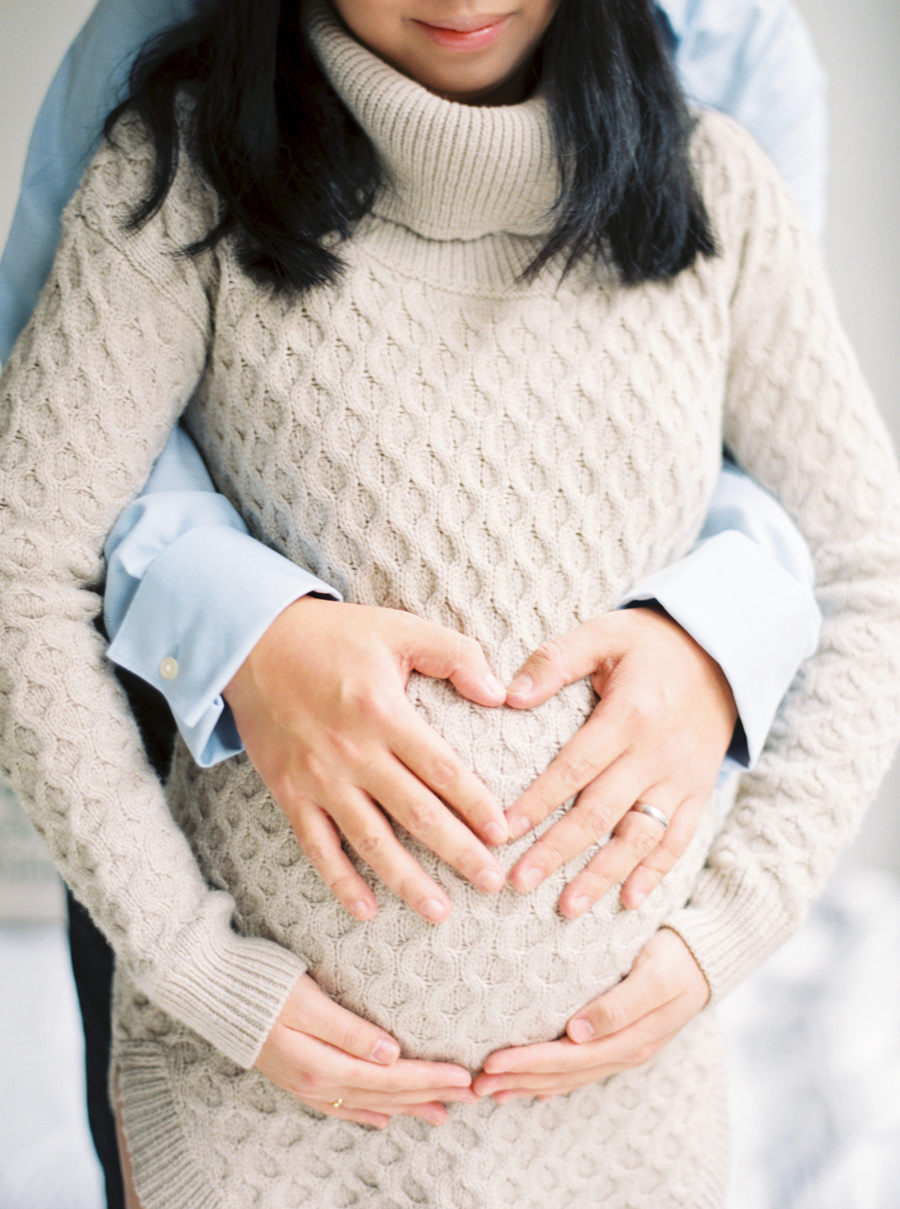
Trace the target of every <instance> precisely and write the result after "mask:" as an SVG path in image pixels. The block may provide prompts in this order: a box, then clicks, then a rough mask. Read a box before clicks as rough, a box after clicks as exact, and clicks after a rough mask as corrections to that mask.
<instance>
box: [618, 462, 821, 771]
mask: <svg viewBox="0 0 900 1209" xmlns="http://www.w3.org/2000/svg"><path fill="white" fill-rule="evenodd" d="M813 580H814V574H813V566H812V560H811V558H810V555H809V551H808V549H807V547H806V543H805V542H804V541H803V538H802V537H801V536H800V534H799V532H798V531H797V527H796V526H795V525H794V524H793V522H792V521H791V519H790V518H789V517H788V515H787V513H786V512H785V511H784V509H783V508H782V507H781V506H780V505H779V504H778V503H777V502H776V501H775V500H774V499H773V498H772V496H771V495H769V493H768V492H766V491H763V490H762V488H761V487H758V486H757V485H756V484H755V483H754V482H753V481H752V480H751V479H749V478H748V477H747V476H746V475H745V474H743V473H742V472H741V471H740V470H739V469H738V468H737V467H736V466H731V465H729V464H727V463H726V464H725V465H724V466H723V468H722V472H721V474H720V475H719V479H718V482H717V484H716V489H715V492H714V494H713V498H712V501H711V504H710V508H709V512H708V514H707V517H706V522H705V524H704V526H703V530H702V532H701V534H700V539H699V541H698V542H697V545H696V546H695V547H694V549H693V550H692V551H691V552H690V553H689V554H688V555H687V556H686V557H685V558H683V559H681V561H680V562H677V563H673V564H672V566H670V567H664V568H663V569H662V570H661V571H657V572H656V573H655V574H653V575H651V576H648V577H647V578H646V579H644V580H642V581H640V582H639V583H637V584H635V586H634V588H633V589H632V590H631V592H630V593H629V594H628V596H626V597H625V599H624V600H623V602H622V605H623V607H626V608H627V607H630V606H634V605H638V604H643V603H646V602H648V601H654V602H656V603H658V604H660V605H661V606H662V607H663V608H664V609H665V610H666V612H667V613H668V614H669V616H670V617H672V618H674V620H675V621H677V622H678V624H679V625H680V626H682V627H683V629H685V630H686V631H687V632H688V633H689V634H690V635H691V637H692V638H693V639H694V640H695V642H697V643H698V644H699V645H700V646H702V647H703V649H704V650H705V651H706V652H707V653H708V654H709V655H711V656H712V657H713V659H715V660H716V662H717V663H718V664H719V666H720V667H721V668H722V671H723V672H724V673H725V676H726V677H727V679H728V683H729V685H730V686H731V691H732V693H733V694H734V699H735V703H736V704H737V708H738V717H739V725H738V727H737V728H736V729H735V735H734V738H733V740H732V743H731V747H730V748H729V751H728V757H727V759H726V763H725V766H724V768H723V772H725V773H729V772H733V771H736V770H737V769H740V768H747V767H752V766H753V764H755V762H756V760H757V759H758V758H759V755H760V752H761V751H762V749H763V745H764V743H765V741H766V735H767V734H768V733H769V729H770V727H771V725H772V719H773V718H774V717H775V712H776V710H777V709H778V705H779V702H780V701H781V699H782V698H783V697H784V695H785V693H786V692H787V690H788V686H789V685H790V683H791V681H792V680H793V679H794V677H795V675H796V674H797V670H798V668H799V667H800V664H801V663H802V662H803V660H804V659H808V658H809V656H810V655H812V653H813V651H814V650H815V649H816V646H817V644H818V640H819V630H820V626H821V614H820V612H819V607H818V605H817V604H816V598H815V593H814V591H813V586H814V585H813Z"/></svg>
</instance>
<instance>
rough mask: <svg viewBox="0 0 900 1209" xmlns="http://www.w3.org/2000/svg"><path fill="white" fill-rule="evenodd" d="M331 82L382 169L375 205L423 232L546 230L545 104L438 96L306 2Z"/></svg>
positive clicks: (551, 181) (552, 172) (551, 198)
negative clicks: (487, 103) (463, 102)
mask: <svg viewBox="0 0 900 1209" xmlns="http://www.w3.org/2000/svg"><path fill="white" fill-rule="evenodd" d="M305 20H306V27H307V30H308V33H309V37H310V41H311V44H312V46H313V49H314V51H315V53H316V56H317V57H318V59H319V61H320V63H321V65H322V67H323V69H324V71H325V73H326V75H327V76H328V78H329V80H330V81H331V84H332V86H333V87H334V88H335V90H336V91H337V92H338V94H339V95H340V96H341V98H342V99H343V101H344V103H345V104H346V105H347V107H348V108H349V109H350V111H351V112H352V113H353V115H354V117H355V118H356V120H357V121H358V122H359V124H360V126H361V127H362V128H363V130H364V131H365V132H366V134H367V135H368V136H369V138H370V139H371V140H372V142H373V144H374V145H375V147H376V149H377V151H378V154H379V156H380V158H381V162H382V165H383V167H384V169H385V172H386V177H387V180H386V183H385V186H384V187H383V188H382V189H381V190H380V192H379V195H378V197H377V198H376V201H375V206H374V213H375V214H376V215H377V216H378V217H380V218H383V219H387V220H388V221H390V222H394V223H399V224H401V225H402V226H404V227H407V228H409V229H410V230H412V231H415V232H416V233H417V234H418V235H421V236H424V237H425V238H426V239H434V240H451V239H452V240H460V239H461V240H472V239H480V238H482V237H483V236H485V235H490V234H501V233H502V234H507V235H531V236H534V235H544V234H546V233H547V232H548V231H549V230H550V229H551V227H552V225H553V224H552V221H551V220H550V219H549V217H548V215H549V211H550V210H551V208H552V206H553V204H554V202H555V201H556V198H557V195H558V192H559V173H558V168H557V162H556V152H555V149H554V145H553V136H552V131H551V127H550V120H549V115H548V113H547V106H546V104H545V102H544V101H543V100H542V99H541V98H540V97H532V98H531V99H529V100H527V101H523V102H522V103H521V104H520V105H503V106H477V105H460V104H458V103H457V102H455V101H446V100H444V99H443V98H441V97H438V96H435V95H434V93H431V92H429V91H428V90H427V89H426V88H423V87H422V85H421V84H417V83H416V82H415V81H414V80H411V79H409V78H408V77H407V76H404V75H401V73H400V72H398V71H396V70H395V69H394V68H393V67H390V66H389V65H388V64H387V63H385V62H383V61H382V60H381V59H379V58H378V56H377V55H374V54H373V53H372V52H371V51H370V50H367V49H366V48H365V47H364V46H362V45H361V44H360V43H359V42H357V41H356V40H355V39H354V38H353V37H352V36H351V35H350V34H349V33H348V32H347V30H346V29H345V27H344V26H343V24H342V23H341V22H340V20H339V19H338V18H337V16H336V15H335V13H334V11H333V10H332V8H331V6H330V5H328V4H327V3H325V2H324V0H310V2H309V3H308V5H307V7H306V12H305Z"/></svg>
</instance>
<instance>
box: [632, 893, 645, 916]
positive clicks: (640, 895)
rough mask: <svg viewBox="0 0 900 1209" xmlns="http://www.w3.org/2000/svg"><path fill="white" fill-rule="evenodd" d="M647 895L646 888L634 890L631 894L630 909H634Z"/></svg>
mask: <svg viewBox="0 0 900 1209" xmlns="http://www.w3.org/2000/svg"><path fill="white" fill-rule="evenodd" d="M646 897H647V891H646V890H635V891H633V892H632V895H631V910H632V911H636V910H637V909H638V907H639V906H640V905H641V904H642V903H643V901H644V899H646Z"/></svg>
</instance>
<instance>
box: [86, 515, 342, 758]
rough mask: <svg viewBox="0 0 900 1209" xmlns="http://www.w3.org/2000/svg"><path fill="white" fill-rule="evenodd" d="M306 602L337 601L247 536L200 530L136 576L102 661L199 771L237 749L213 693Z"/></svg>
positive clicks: (216, 526)
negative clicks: (143, 700) (170, 721)
mask: <svg viewBox="0 0 900 1209" xmlns="http://www.w3.org/2000/svg"><path fill="white" fill-rule="evenodd" d="M211 498H215V497H211ZM310 593H316V594H317V595H322V596H328V597H331V598H332V599H335V600H339V599H340V596H339V594H338V593H337V592H335V591H334V589H333V588H331V587H330V586H329V585H328V584H326V583H324V582H323V581H322V580H320V579H318V578H317V577H316V576H315V575H312V574H310V572H308V571H305V570H304V569H303V568H302V567H298V566H296V564H294V563H292V562H290V561H289V560H288V559H286V558H284V557H283V556H282V555H280V554H276V553H275V552H274V551H273V550H270V549H269V548H268V547H266V546H263V545H260V543H259V542H257V541H255V540H254V539H253V538H251V537H250V536H249V535H248V534H246V533H242V532H239V531H237V530H236V529H233V528H231V527H229V526H226V525H223V524H221V523H210V524H205V525H200V526H198V527H196V528H193V529H191V530H190V531H189V532H187V533H184V534H183V535H182V536H181V537H179V538H178V539H177V540H176V541H174V542H173V543H172V544H171V545H169V546H168V547H166V548H165V549H164V550H163V551H162V553H159V554H158V555H157V556H156V557H155V558H154V559H153V561H152V562H151V563H150V565H149V567H148V568H147V569H146V571H145V572H144V573H143V578H142V580H141V582H140V586H139V587H138V588H137V591H136V592H135V593H134V595H133V597H132V598H131V601H130V603H129V605H128V607H127V610H126V611H125V613H124V616H123V617H122V619H121V624H120V626H119V628H118V631H117V633H116V635H115V638H114V639H113V641H112V643H111V644H110V647H109V652H108V654H109V658H110V659H111V660H112V662H113V663H116V664H118V665H119V666H120V667H124V668H126V669H127V670H128V671H130V672H134V674H135V675H137V676H140V677H141V679H143V680H145V681H146V682H147V683H148V684H150V685H152V686H153V687H154V688H155V689H158V690H159V692H160V693H162V694H163V696H164V697H165V699H166V701H167V702H168V704H169V708H170V709H171V710H172V714H173V715H174V718H175V721H176V723H177V725H178V729H179V731H180V732H181V734H182V736H183V738H184V740H185V742H186V744H187V746H188V748H189V749H190V752H191V755H192V756H193V757H194V759H195V760H196V762H197V763H198V764H199V765H200V766H201V767H204V768H208V767H210V766H211V765H212V764H215V763H217V762H218V761H220V760H224V759H226V758H227V757H228V756H231V755H234V754H236V753H237V752H239V751H241V750H243V744H242V743H241V740H240V737H239V735H238V733H237V727H236V726H235V724H234V718H233V717H232V714H231V710H230V709H229V708H228V706H227V704H226V702H225V700H224V698H223V697H222V690H223V689H224V688H225V686H226V685H227V684H228V682H229V681H230V680H231V678H232V677H233V676H234V674H235V672H236V671H237V670H238V668H239V667H240V666H241V664H242V663H243V662H244V660H245V659H246V657H247V655H248V654H249V653H250V651H251V650H252V649H253V647H254V646H255V645H256V643H257V642H258V641H259V639H260V638H261V637H262V635H263V634H264V633H265V631H266V630H267V629H268V628H269V626H270V625H271V624H272V622H273V621H274V620H275V618H276V617H277V616H278V615H279V613H281V612H283V610H284V609H286V608H287V607H288V605H290V604H292V603H293V602H294V601H295V600H297V599H299V598H300V597H301V596H306V595H309V594H310Z"/></svg>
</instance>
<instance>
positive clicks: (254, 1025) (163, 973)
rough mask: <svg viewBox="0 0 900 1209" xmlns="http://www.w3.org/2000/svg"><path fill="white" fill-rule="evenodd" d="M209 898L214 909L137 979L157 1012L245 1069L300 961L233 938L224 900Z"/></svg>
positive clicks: (258, 942) (269, 946)
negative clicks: (208, 1043)
mask: <svg viewBox="0 0 900 1209" xmlns="http://www.w3.org/2000/svg"><path fill="white" fill-rule="evenodd" d="M214 897H215V899H216V900H218V901H217V902H216V904H215V909H214V910H213V911H209V912H206V913H204V916H203V917H202V918H200V919H198V920H196V921H195V922H194V923H193V924H192V925H191V926H190V927H189V928H188V929H186V930H185V931H184V932H182V933H181V935H180V937H179V939H178V941H177V942H176V944H175V946H174V947H173V949H172V950H171V951H170V953H168V954H167V956H166V960H165V961H160V962H159V963H157V964H156V965H155V967H154V969H153V971H152V972H151V973H150V974H149V975H148V974H146V973H144V974H143V976H137V977H136V981H137V982H138V985H139V986H140V987H141V990H143V991H144V993H145V994H146V995H148V996H149V997H150V999H152V1000H153V1002H154V1003H156V1004H157V1005H158V1006H159V1007H161V1008H162V1009H163V1011H165V1012H168V1013H169V1014H170V1015H171V1016H174V1017H175V1019H177V1020H180V1021H181V1022H182V1023H184V1024H186V1025H188V1027H189V1028H192V1029H194V1031H195V1032H197V1033H199V1034H200V1036H201V1037H204V1038H205V1039H206V1040H207V1041H209V1042H210V1044H212V1045H214V1046H215V1047H216V1049H217V1050H219V1052H220V1053H222V1054H224V1055H225V1056H226V1057H227V1058H230V1059H231V1060H232V1061H233V1062H236V1063H237V1064H238V1065H239V1066H242V1067H244V1068H245V1069H249V1068H250V1067H251V1066H252V1065H253V1063H254V1062H255V1061H256V1058H257V1056H258V1054H259V1051H260V1049H261V1048H262V1045H263V1042H264V1041H265V1039H266V1037H267V1036H268V1035H269V1032H270V1030H271V1028H272V1025H273V1024H274V1023H275V1020H276V1019H277V1017H278V1014H279V1012H280V1011H281V1009H282V1007H283V1006H284V1002H285V1000H286V999H287V997H288V995H289V994H290V991H291V988H292V987H293V986H294V984H295V983H296V981H297V979H298V978H299V977H300V976H301V975H302V974H303V973H305V971H306V965H305V963H304V962H303V961H302V960H301V959H300V958H299V957H297V956H296V955H295V954H294V953H291V952H289V951H288V950H287V949H283V948H281V947H280V946H279V945H276V944H273V943H272V942H271V941H268V940H262V939H260V938H258V937H245V936H239V935H238V934H237V933H236V932H234V931H233V930H232V928H231V926H230V915H231V899H230V898H229V897H228V896H227V895H224V894H222V895H215V896H214Z"/></svg>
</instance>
